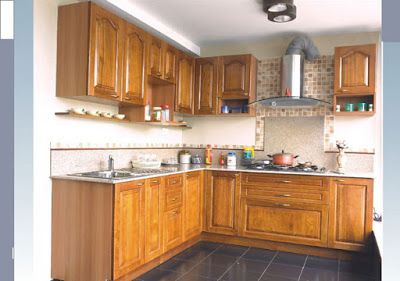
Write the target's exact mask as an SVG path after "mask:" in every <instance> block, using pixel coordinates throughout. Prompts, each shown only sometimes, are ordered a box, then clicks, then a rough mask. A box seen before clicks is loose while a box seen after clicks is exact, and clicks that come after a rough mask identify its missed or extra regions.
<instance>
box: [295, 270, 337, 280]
mask: <svg viewBox="0 0 400 281" xmlns="http://www.w3.org/2000/svg"><path fill="white" fill-rule="evenodd" d="M299 281H338V271H331V270H323V269H317V268H304V269H303V272H302V273H301V276H300V279H299Z"/></svg>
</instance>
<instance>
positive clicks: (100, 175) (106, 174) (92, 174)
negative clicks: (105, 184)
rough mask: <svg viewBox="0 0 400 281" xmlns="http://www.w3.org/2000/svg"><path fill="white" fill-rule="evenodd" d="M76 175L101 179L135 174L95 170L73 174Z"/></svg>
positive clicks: (127, 176)
mask: <svg viewBox="0 0 400 281" xmlns="http://www.w3.org/2000/svg"><path fill="white" fill-rule="evenodd" d="M73 175H74V176H80V177H89V178H101V179H118V178H129V177H132V176H134V175H132V173H129V172H119V171H95V172H87V173H78V174H73Z"/></svg>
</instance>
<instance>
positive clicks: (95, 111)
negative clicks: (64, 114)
mask: <svg viewBox="0 0 400 281" xmlns="http://www.w3.org/2000/svg"><path fill="white" fill-rule="evenodd" d="M86 114H88V115H92V116H100V112H99V111H97V110H88V111H86Z"/></svg>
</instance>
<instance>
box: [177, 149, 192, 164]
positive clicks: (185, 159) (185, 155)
mask: <svg viewBox="0 0 400 281" xmlns="http://www.w3.org/2000/svg"><path fill="white" fill-rule="evenodd" d="M191 158H192V155H190V152H189V151H187V150H182V151H181V152H179V163H181V164H190V160H191Z"/></svg>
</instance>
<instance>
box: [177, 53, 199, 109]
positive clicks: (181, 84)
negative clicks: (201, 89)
mask: <svg viewBox="0 0 400 281" xmlns="http://www.w3.org/2000/svg"><path fill="white" fill-rule="evenodd" d="M193 71H194V59H193V58H192V57H190V56H188V55H186V54H183V53H181V54H180V55H179V58H178V71H177V86H176V88H177V89H176V96H175V98H176V111H177V112H180V113H187V114H193Z"/></svg>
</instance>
